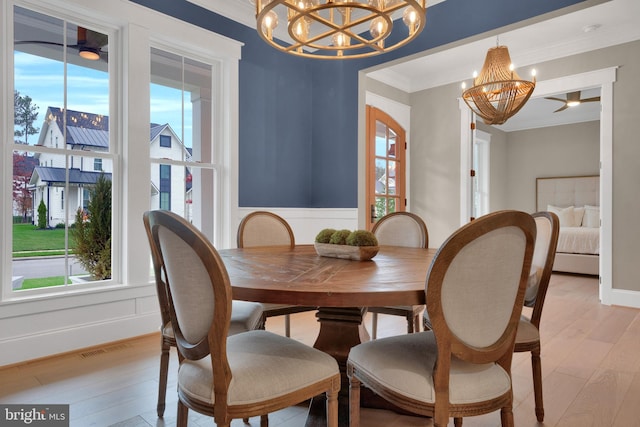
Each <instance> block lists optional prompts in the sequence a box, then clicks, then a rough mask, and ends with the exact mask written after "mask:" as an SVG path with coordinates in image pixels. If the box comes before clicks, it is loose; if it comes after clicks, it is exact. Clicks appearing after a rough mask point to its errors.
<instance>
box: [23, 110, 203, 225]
mask: <svg viewBox="0 0 640 427" xmlns="http://www.w3.org/2000/svg"><path fill="white" fill-rule="evenodd" d="M64 113H65V112H64V110H62V109H60V108H57V107H48V108H47V112H46V115H45V120H44V123H43V125H42V130H41V131H40V136H39V139H38V145H40V146H44V147H50V148H62V145H63V144H65V145H66V147H65V148H66V149H68V150H71V151H72V152H73V153H74V154H71V155H67V156H64V155H60V154H50V153H39V154H37V155H36V156H35V159H36V160H37V163H36V164H37V165H36V166H35V167H34V169H33V173H32V174H31V179H30V181H29V189H30V190H31V193H32V198H33V210H34V215H33V216H34V218H37V211H38V206H39V205H40V202H41V201H42V202H43V203H44V205H45V207H46V208H47V227H55V226H56V225H58V224H70V223H73V222H74V220H75V215H76V212H77V210H78V209H84V210H86V209H87V206H88V204H89V200H90V190H91V188H92V187H93V185H95V183H96V181H97V180H98V178H99V177H100V176H101V175H104V176H105V177H106V178H107V179H109V180H111V176H112V173H113V164H112V162H111V161H110V160H108V159H104V158H103V157H101V155H100V154H101V153H106V152H108V150H109V117H108V116H103V115H100V114H93V113H86V112H81V111H72V110H67V111H66V129H65V126H64V123H65V114H64ZM65 130H66V132H65ZM65 135H66V138H65ZM150 143H151V157H152V158H162V159H169V160H183V159H187V160H188V159H189V158H190V157H191V153H190V150H188V149H187V148H185V146H184V145H183V143H182V141H181V140H180V138H178V136H177V135H176V134H175V132H174V131H173V130H172V128H171V126H170V125H168V124H164V125H158V124H151V127H150ZM76 153H77V154H76ZM67 167H68V176H67V172H66V171H67ZM189 176H190V175H189V171H188V170H185V168H184V167H181V166H174V165H171V164H153V165H152V171H151V183H150V192H151V209H171V210H173V211H174V212H177V213H178V214H180V215H184V214H185V212H188V210H186V209H185V206H186V205H187V204H188V203H189V200H190V196H189V194H190V189H191V180H190V179H189ZM66 208H68V209H69V215H68V216H67V215H66V210H65V209H66Z"/></svg>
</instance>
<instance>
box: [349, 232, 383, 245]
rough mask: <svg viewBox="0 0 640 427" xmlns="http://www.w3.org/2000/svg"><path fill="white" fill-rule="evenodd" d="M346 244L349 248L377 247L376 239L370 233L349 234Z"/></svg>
mask: <svg viewBox="0 0 640 427" xmlns="http://www.w3.org/2000/svg"><path fill="white" fill-rule="evenodd" d="M346 243H347V245H350V246H378V239H376V236H375V235H374V234H373V233H372V232H370V231H367V230H356V231H353V232H351V233H349V236H348V237H347V240H346Z"/></svg>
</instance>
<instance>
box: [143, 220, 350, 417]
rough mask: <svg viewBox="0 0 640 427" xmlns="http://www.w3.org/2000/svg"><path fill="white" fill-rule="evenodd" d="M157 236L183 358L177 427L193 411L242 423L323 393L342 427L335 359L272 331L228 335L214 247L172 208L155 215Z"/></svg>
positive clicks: (222, 273) (225, 288) (226, 285)
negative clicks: (339, 414) (339, 413)
mask: <svg viewBox="0 0 640 427" xmlns="http://www.w3.org/2000/svg"><path fill="white" fill-rule="evenodd" d="M148 219H149V225H150V229H151V235H152V238H153V241H154V242H155V245H156V246H157V247H158V249H159V252H160V255H161V257H162V259H163V261H164V267H165V272H166V278H167V284H168V287H167V289H168V292H167V297H168V299H169V308H170V317H171V322H172V325H173V330H174V335H175V338H176V343H177V346H178V350H179V352H180V355H181V358H182V360H181V362H180V367H179V370H178V398H179V400H178V417H177V425H178V426H179V427H185V426H186V425H187V421H188V411H189V409H192V410H195V411H197V412H199V413H202V414H205V415H208V416H212V417H213V418H214V422H215V423H216V425H217V426H219V427H229V426H230V425H231V420H232V419H235V418H244V419H246V418H248V417H252V416H260V417H261V427H266V426H267V425H268V420H267V418H266V414H268V413H269V412H273V411H276V410H280V409H283V408H285V407H288V406H291V405H295V404H298V403H301V402H303V401H305V400H307V399H310V398H312V397H314V396H317V395H320V394H323V393H324V394H326V397H327V425H328V426H329V427H337V425H338V401H337V397H338V393H339V390H340V371H339V368H338V363H337V362H336V360H335V359H334V358H333V357H331V356H330V355H328V354H326V353H324V352H322V351H320V350H316V349H314V348H312V347H309V346H307V345H305V344H303V343H300V342H298V341H296V340H293V339H291V338H287V337H283V336H281V335H278V334H274V333H271V332H268V331H265V330H255V331H249V332H243V333H239V334H235V335H230V334H229V329H230V323H231V313H232V290H231V284H230V282H229V276H228V274H227V270H226V268H225V266H224V263H223V262H222V259H221V258H220V255H219V254H218V252H217V251H216V249H215V248H214V247H213V245H212V244H211V242H210V241H209V240H208V239H207V238H206V236H204V235H203V234H202V233H201V232H200V231H199V230H198V229H197V228H195V227H194V226H193V225H192V224H190V223H189V222H187V221H186V220H185V219H184V218H182V217H180V216H179V215H176V214H174V213H172V212H169V211H162V210H158V211H151V212H149V213H148Z"/></svg>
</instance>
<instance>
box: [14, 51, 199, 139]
mask: <svg viewBox="0 0 640 427" xmlns="http://www.w3.org/2000/svg"><path fill="white" fill-rule="evenodd" d="M14 69H15V71H14V79H15V89H16V90H17V91H18V92H20V94H21V95H23V96H25V95H28V96H30V97H31V99H32V100H33V101H32V102H33V103H34V104H35V105H37V106H38V107H39V108H38V113H39V114H38V121H37V122H36V123H35V125H34V126H35V127H36V128H41V127H42V122H43V121H44V115H45V113H46V111H47V107H50V106H51V107H59V108H62V107H64V64H63V63H62V62H60V61H54V60H50V59H47V58H43V57H40V56H35V55H30V54H27V53H23V52H18V51H15V54H14ZM151 98H152V99H151V122H153V123H158V124H165V123H169V124H170V125H171V127H172V128H173V130H174V131H175V132H176V134H177V135H178V136H181V133H182V123H181V122H182V119H181V108H182V100H181V92H180V91H179V90H176V89H171V88H168V87H165V86H158V85H152V87H151ZM185 108H190V103H189V102H186V104H185ZM67 109H69V110H75V111H83V112H87V113H94V114H102V115H109V83H108V75H107V73H106V72H103V71H99V70H94V69H91V68H86V67H79V66H77V65H73V64H67ZM190 120H191V111H190V110H188V111H185V129H184V134H185V135H184V139H185V142H186V145H187V146H188V147H190V146H191V122H190ZM36 140H37V136H30V137H29V141H30V142H35V141H36Z"/></svg>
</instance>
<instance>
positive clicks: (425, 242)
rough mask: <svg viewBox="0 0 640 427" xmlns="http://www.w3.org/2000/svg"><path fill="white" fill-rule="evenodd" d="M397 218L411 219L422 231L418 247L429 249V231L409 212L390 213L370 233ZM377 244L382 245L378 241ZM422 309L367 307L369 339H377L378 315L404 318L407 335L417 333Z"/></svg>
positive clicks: (374, 232)
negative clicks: (369, 319)
mask: <svg viewBox="0 0 640 427" xmlns="http://www.w3.org/2000/svg"><path fill="white" fill-rule="evenodd" d="M399 217H403V218H411V219H412V220H413V221H414V222H415V223H416V225H417V226H418V227H419V228H420V230H422V239H421V246H420V247H422V248H427V247H429V231H428V230H427V225H426V224H425V223H424V221H423V220H422V218H420V217H419V216H418V215H416V214H414V213H411V212H392V213H390V214H387V215H385V216H383V217H382V218H380V219H379V220H378V221H377V222H376V223H375V224H374V225H373V228H372V230H371V232H372V233H373V234H376V230H378V229H379V228H380V226H381V225H384V224H388V223H389V221H394V220H396V219H397V218H399ZM379 243H380V244H384V243H381V242H380V241H379ZM424 308H425V306H424V305H412V306H383V307H369V308H368V311H369V312H370V313H371V337H372V338H373V339H376V338H377V337H378V314H387V315H391V316H401V317H404V318H406V319H407V333H410V334H411V333H413V332H419V331H420V314H421V313H422V312H423V311H424Z"/></svg>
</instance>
